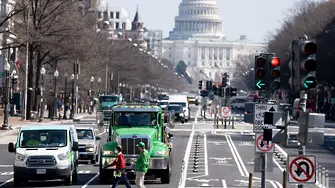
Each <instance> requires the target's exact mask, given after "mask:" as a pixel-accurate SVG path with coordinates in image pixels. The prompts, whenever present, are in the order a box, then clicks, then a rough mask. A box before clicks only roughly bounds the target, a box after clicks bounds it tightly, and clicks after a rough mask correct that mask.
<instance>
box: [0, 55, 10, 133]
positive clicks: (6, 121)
mask: <svg viewBox="0 0 335 188" xmlns="http://www.w3.org/2000/svg"><path fill="white" fill-rule="evenodd" d="M4 70H5V74H6V81H5V88H6V90H5V108H4V118H3V125H2V127H1V129H2V130H8V129H9V127H8V116H9V114H8V113H9V109H8V107H9V104H8V103H9V70H10V64H9V63H8V61H7V60H6V64H5V65H4Z"/></svg>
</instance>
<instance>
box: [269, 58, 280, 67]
mask: <svg viewBox="0 0 335 188" xmlns="http://www.w3.org/2000/svg"><path fill="white" fill-rule="evenodd" d="M271 65H272V66H273V67H278V66H279V65H280V59H279V58H278V57H273V58H272V59H271Z"/></svg>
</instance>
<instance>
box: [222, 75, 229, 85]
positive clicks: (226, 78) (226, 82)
mask: <svg viewBox="0 0 335 188" xmlns="http://www.w3.org/2000/svg"><path fill="white" fill-rule="evenodd" d="M221 84H222V87H227V86H228V85H229V73H228V72H225V73H224V74H223V75H222V83H221Z"/></svg>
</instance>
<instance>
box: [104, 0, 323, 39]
mask: <svg viewBox="0 0 335 188" xmlns="http://www.w3.org/2000/svg"><path fill="white" fill-rule="evenodd" d="M181 1H182V0H136V1H134V0H102V1H101V5H102V6H105V5H106V4H107V2H108V6H115V7H122V8H125V9H126V10H127V12H128V15H129V18H130V20H131V21H132V19H133V18H134V15H135V12H136V7H137V5H138V7H139V14H140V18H141V20H142V21H143V22H144V26H145V27H146V28H148V29H158V30H162V31H163V36H164V38H166V37H168V36H169V31H172V29H173V28H174V18H175V16H177V15H178V7H179V4H180V3H181ZM315 1H318V0H315ZM217 2H218V6H219V7H220V11H221V17H222V32H223V34H224V35H225V36H226V37H227V39H229V40H234V39H238V38H239V36H240V35H247V38H248V39H250V40H253V41H255V42H267V41H266V40H267V36H268V34H269V32H270V33H273V32H275V31H276V29H278V28H280V25H281V22H282V21H283V19H284V18H285V17H286V16H287V15H288V14H289V10H290V8H293V7H294V3H295V2H296V0H280V1H278V0H253V1H250V0H217ZM257 23H258V24H257Z"/></svg>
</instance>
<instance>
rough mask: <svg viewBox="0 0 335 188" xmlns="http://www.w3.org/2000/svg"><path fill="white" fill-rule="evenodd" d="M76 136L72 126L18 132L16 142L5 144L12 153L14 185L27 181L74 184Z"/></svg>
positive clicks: (76, 153)
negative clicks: (56, 181) (13, 155)
mask: <svg viewBox="0 0 335 188" xmlns="http://www.w3.org/2000/svg"><path fill="white" fill-rule="evenodd" d="M78 149H79V144H78V136H77V132H76V129H75V128H74V126H73V125H45V126H43V125H42V126H41V125H39V126H29V127H23V128H21V129H20V131H19V133H18V137H17V142H16V143H15V144H14V143H12V142H11V143H9V144H8V151H9V152H10V153H14V154H15V159H14V165H13V167H14V174H13V176H14V180H13V181H14V186H15V187H17V186H19V185H20V184H25V183H28V181H29V180H58V179H63V180H65V183H66V184H67V185H72V182H75V181H77V172H78V171H77V170H78Z"/></svg>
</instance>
